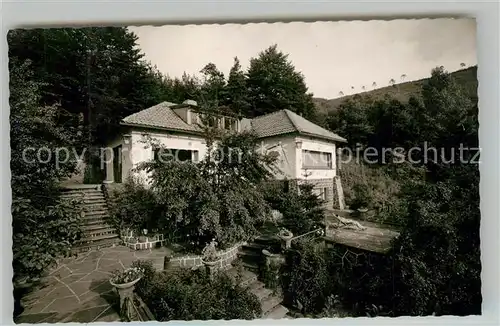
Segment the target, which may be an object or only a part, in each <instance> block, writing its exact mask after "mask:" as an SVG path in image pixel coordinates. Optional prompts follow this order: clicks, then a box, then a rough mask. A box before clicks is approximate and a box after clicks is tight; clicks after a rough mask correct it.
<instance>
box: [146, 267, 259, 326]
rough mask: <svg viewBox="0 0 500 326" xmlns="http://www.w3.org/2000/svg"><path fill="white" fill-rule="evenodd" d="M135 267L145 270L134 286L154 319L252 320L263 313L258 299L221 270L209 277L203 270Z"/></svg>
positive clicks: (161, 320)
mask: <svg viewBox="0 0 500 326" xmlns="http://www.w3.org/2000/svg"><path fill="white" fill-rule="evenodd" d="M136 266H141V267H142V268H145V269H146V273H145V276H144V278H143V279H141V280H140V281H139V282H138V284H137V286H136V289H137V291H138V293H139V295H140V296H141V298H142V299H143V300H144V302H145V303H146V304H147V305H148V307H149V309H150V310H151V312H152V313H153V315H154V316H155V318H156V320H157V321H160V322H163V321H169V320H210V319H214V320H220V319H226V320H230V319H254V318H259V317H260V315H261V313H262V311H261V307H260V302H259V300H258V298H257V297H256V296H255V295H254V294H252V293H251V292H250V291H249V290H248V289H246V288H243V287H241V286H239V285H238V284H236V283H235V281H233V280H232V279H231V278H230V277H229V276H228V275H226V274H225V273H223V272H220V273H218V274H216V276H215V278H214V279H213V280H211V279H210V278H209V276H208V274H207V273H206V272H205V271H204V270H195V271H192V270H177V271H168V272H160V273H154V272H152V269H151V268H152V265H151V264H150V263H147V262H138V263H136ZM150 267H151V268H150Z"/></svg>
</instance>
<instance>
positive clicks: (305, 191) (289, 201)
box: [262, 183, 325, 235]
mask: <svg viewBox="0 0 500 326" xmlns="http://www.w3.org/2000/svg"><path fill="white" fill-rule="evenodd" d="M313 188H314V185H312V184H310V183H303V184H300V185H299V186H298V190H299V191H297V188H295V187H283V186H282V184H280V183H271V184H265V185H262V192H263V193H264V196H265V198H266V200H267V201H268V202H269V203H270V205H271V207H272V208H273V209H276V210H278V211H279V212H281V213H282V214H283V219H282V221H281V223H280V224H281V225H282V226H283V227H285V228H287V229H288V230H290V231H292V232H293V234H294V235H299V234H303V233H306V232H309V231H312V230H313V229H315V228H316V227H317V225H318V223H320V222H321V221H323V219H324V217H325V215H324V214H325V211H324V207H323V201H322V200H321V199H320V198H319V197H318V196H317V195H316V194H315V193H314V192H313Z"/></svg>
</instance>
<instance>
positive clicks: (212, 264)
mask: <svg viewBox="0 0 500 326" xmlns="http://www.w3.org/2000/svg"><path fill="white" fill-rule="evenodd" d="M201 262H202V263H203V265H204V266H205V269H206V270H207V273H208V275H210V277H212V276H213V275H214V274H215V272H216V271H217V267H218V266H217V263H219V261H218V260H214V261H205V260H203V258H202V259H201Z"/></svg>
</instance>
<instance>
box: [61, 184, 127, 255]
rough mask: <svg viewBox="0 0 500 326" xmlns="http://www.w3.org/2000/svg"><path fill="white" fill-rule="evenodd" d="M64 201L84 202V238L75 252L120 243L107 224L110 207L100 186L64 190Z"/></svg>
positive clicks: (81, 186) (82, 186) (84, 186)
mask: <svg viewBox="0 0 500 326" xmlns="http://www.w3.org/2000/svg"><path fill="white" fill-rule="evenodd" d="M61 198H62V199H79V200H82V206H83V218H82V219H83V226H82V227H83V230H84V237H83V239H81V240H79V241H78V243H77V244H76V246H75V247H74V248H73V251H74V252H82V251H87V250H91V249H98V248H103V247H111V246H113V245H115V244H117V243H120V239H119V237H118V234H117V232H116V230H115V229H114V228H113V227H112V226H110V225H109V224H108V222H107V219H108V218H109V214H108V205H107V203H106V198H105V197H104V193H103V192H102V190H101V186H100V185H77V186H76V185H75V186H73V187H67V188H64V189H63V190H62V194H61Z"/></svg>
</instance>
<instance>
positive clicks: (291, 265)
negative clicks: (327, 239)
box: [282, 241, 331, 313]
mask: <svg viewBox="0 0 500 326" xmlns="http://www.w3.org/2000/svg"><path fill="white" fill-rule="evenodd" d="M326 258H327V257H326V256H325V254H324V249H323V248H322V246H321V245H318V244H316V243H315V242H313V241H299V242H298V243H297V244H295V243H294V248H292V249H289V250H287V251H286V252H285V265H284V267H283V274H282V280H283V281H282V282H283V283H282V284H283V285H282V286H283V294H284V302H285V303H286V304H289V305H292V306H299V308H300V310H301V312H302V313H311V312H320V311H321V310H322V309H323V307H324V306H325V302H326V298H327V296H328V295H329V294H330V293H331V281H330V277H329V275H328V271H327V260H326Z"/></svg>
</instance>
